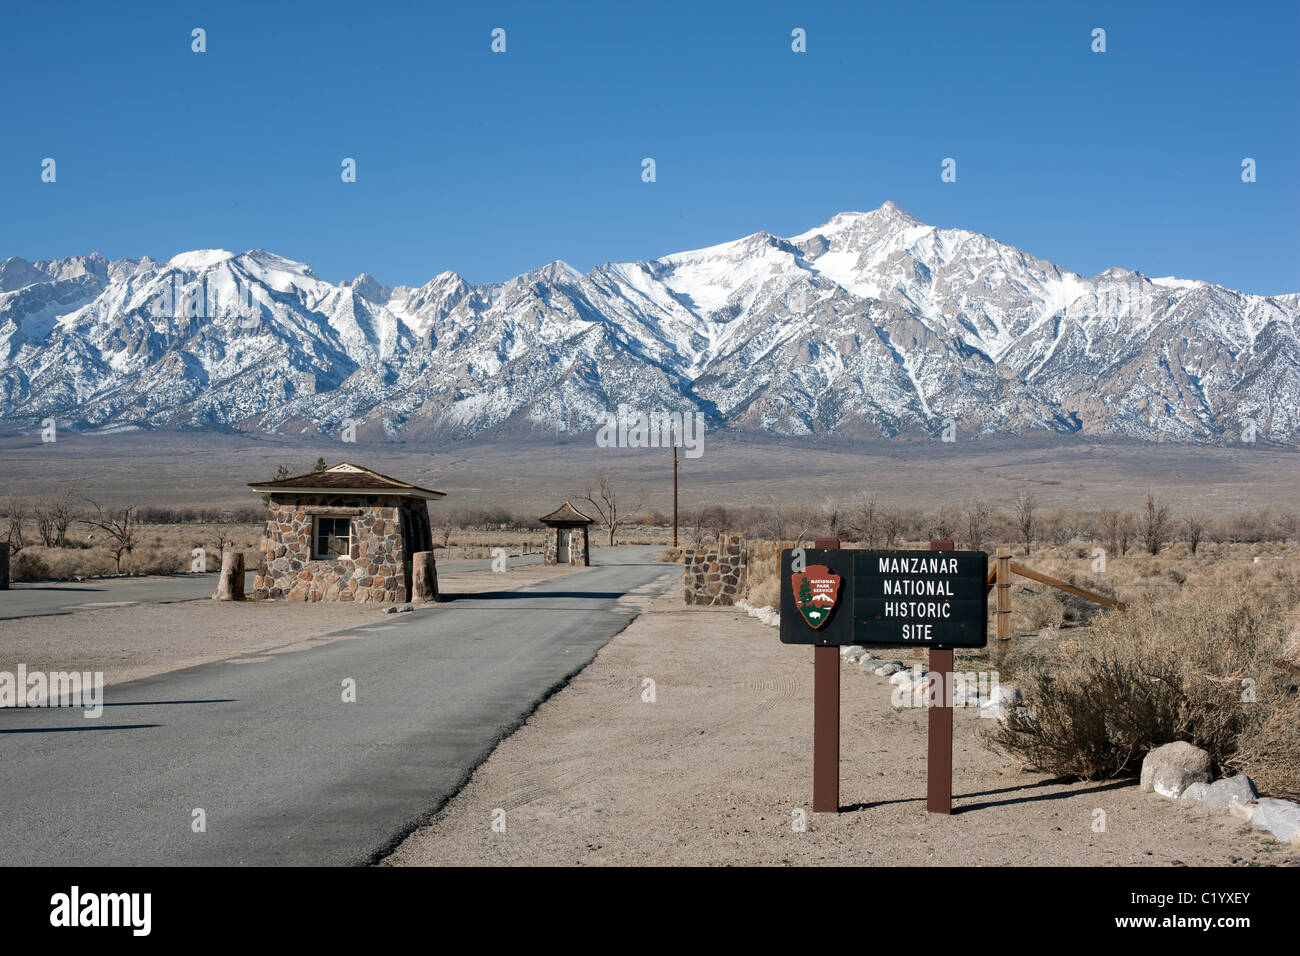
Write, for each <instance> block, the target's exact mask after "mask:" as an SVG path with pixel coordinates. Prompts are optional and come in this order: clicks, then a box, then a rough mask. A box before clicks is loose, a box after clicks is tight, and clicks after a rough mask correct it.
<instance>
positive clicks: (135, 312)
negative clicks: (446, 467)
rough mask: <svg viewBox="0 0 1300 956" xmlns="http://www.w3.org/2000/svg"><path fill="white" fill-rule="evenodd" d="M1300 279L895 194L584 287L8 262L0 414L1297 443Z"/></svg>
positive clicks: (577, 282)
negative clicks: (1107, 244)
mask: <svg viewBox="0 0 1300 956" xmlns="http://www.w3.org/2000/svg"><path fill="white" fill-rule="evenodd" d="M1298 319H1300V294H1288V295H1282V296H1259V295H1248V294H1245V293H1241V292H1234V291H1233V290H1231V289H1226V288H1223V287H1221V286H1216V285H1211V284H1209V283H1206V282H1196V281H1188V280H1180V279H1172V278H1166V279H1152V278H1148V277H1146V276H1144V275H1141V274H1140V273H1136V272H1128V271H1124V270H1122V269H1108V270H1106V271H1105V272H1103V273H1101V274H1100V275H1097V276H1095V277H1092V278H1088V277H1085V276H1080V275H1076V274H1074V273H1072V272H1069V271H1067V270H1065V269H1062V268H1060V267H1058V266H1055V265H1053V264H1052V263H1050V262H1047V261H1045V260H1042V259H1038V258H1035V257H1034V256H1032V255H1029V254H1028V253H1025V252H1021V251H1020V250H1019V249H1016V248H1014V247H1012V246H1008V245H1005V244H1003V243H1000V242H997V241H996V240H994V239H990V238H989V237H988V236H984V235H980V234H977V233H973V232H967V231H965V230H962V229H938V228H935V227H933V226H927V225H924V224H923V223H920V222H918V221H917V220H916V219H914V218H912V217H911V216H910V215H908V214H907V213H906V212H904V211H903V210H902V209H900V208H898V207H897V206H895V205H894V204H893V203H886V204H885V205H883V206H881V207H880V208H879V209H876V210H873V211H871V212H866V213H858V212H848V213H841V214H840V215H837V216H835V217H834V218H833V219H831V220H830V221H829V222H827V223H826V224H825V225H822V226H818V227H817V228H815V229H810V230H809V231H807V232H805V233H802V234H800V235H797V236H791V237H789V238H785V239H783V238H780V237H778V236H773V235H769V234H768V233H766V232H760V233H756V234H754V235H752V236H747V237H745V238H743V239H737V240H736V241H734V242H728V243H724V244H722V245H718V246H712V247H709V248H707V249H697V250H695V251H692V252H682V253H677V254H675V255H669V256H664V257H663V258H661V259H654V260H651V261H648V262H618V263H609V264H606V265H602V266H599V267H597V268H595V269H592V270H591V271H590V272H588V273H586V274H585V275H584V274H582V273H580V272H578V271H577V270H575V269H573V268H572V267H570V266H568V265H567V264H565V263H563V262H558V261H557V262H553V263H551V264H550V265H547V266H545V267H543V268H541V269H537V270H536V271H533V272H528V273H525V274H524V275H521V276H517V277H515V278H513V279H510V280H508V281H505V282H500V283H494V284H490V285H478V286H475V285H471V284H469V283H468V282H466V281H465V280H464V279H462V278H461V277H460V276H458V275H456V274H455V273H452V272H444V273H442V274H441V275H438V276H436V277H434V278H433V279H432V280H430V281H429V282H428V283H426V284H425V285H423V286H420V287H419V288H409V287H406V286H396V287H389V286H384V285H381V284H380V283H379V282H378V281H377V280H375V279H374V278H373V277H371V276H369V275H365V274H362V275H360V276H358V277H357V279H356V280H354V281H352V282H344V283H341V284H339V285H334V284H331V283H329V282H325V281H323V280H321V279H319V278H318V277H317V276H316V275H315V274H314V273H313V272H312V270H311V269H310V268H309V267H308V266H306V265H304V264H302V263H299V262H293V261H290V260H288V259H284V258H281V257H280V256H277V255H274V254H273V253H270V252H265V251H262V250H254V251H252V252H245V253H243V254H240V255H236V254H233V253H229V252H223V251H219V250H204V251H197V252H188V253H183V254H181V255H178V256H175V257H173V258H172V259H171V260H169V261H167V262H158V261H154V260H152V259H149V258H142V259H122V260H118V261H114V262H109V261H107V260H105V259H104V258H102V257H101V256H99V255H97V254H92V255H89V256H74V257H72V258H67V259H55V260H46V261H40V262H27V261H25V260H23V259H17V258H11V259H7V260H5V261H4V262H3V263H0V421H3V422H5V423H7V424H8V425H10V426H11V427H12V426H17V427H22V428H38V427H40V423H41V422H42V420H44V419H47V418H54V419H55V420H56V421H57V422H58V423H59V425H60V427H72V428H78V429H101V428H121V427H146V428H161V427H173V428H174V427H181V428H218V429H232V428H233V429H244V430H275V431H279V432H281V433H285V432H300V431H305V432H312V433H314V432H322V433H327V434H329V433H332V434H337V433H339V432H340V431H341V430H342V429H344V428H345V427H346V426H347V425H348V424H349V423H353V424H354V426H355V429H356V433H357V434H358V435H359V436H362V437H366V436H370V437H375V438H378V437H381V436H382V435H396V434H399V433H403V432H404V433H406V434H407V435H412V436H416V435H419V436H423V435H443V436H455V437H470V436H474V435H479V434H482V433H493V434H495V433H500V432H502V431H504V430H513V429H530V430H537V429H540V430H548V431H584V430H588V429H592V428H595V427H597V426H598V425H599V424H600V422H601V421H602V419H603V416H604V414H605V412H606V410H611V409H615V408H617V407H618V406H619V405H621V404H625V405H628V406H630V407H632V408H633V409H640V410H645V411H646V412H650V411H652V410H666V411H670V412H671V411H681V412H694V411H700V412H702V413H703V414H704V415H705V416H706V420H707V421H708V423H709V425H710V427H713V428H727V429H736V430H763V431H769V432H775V433H779V434H782V435H792V436H793V435H809V434H822V435H825V434H832V433H833V434H843V435H851V436H854V437H877V436H882V435H883V436H895V435H900V434H913V435H918V434H930V435H934V436H940V435H942V434H943V432H944V430H945V429H948V430H949V432H950V433H953V431H954V429H955V433H956V434H966V435H971V434H987V433H991V432H1000V433H1025V432H1029V431H1036V430H1044V429H1047V430H1055V431H1061V432H1084V433H1088V434H1099V435H1100V434H1109V435H1122V436H1130V437H1138V438H1142V439H1148V440H1155V439H1158V438H1169V439H1174V440H1183V441H1193V442H1227V441H1240V440H1242V435H1243V432H1249V431H1250V430H1252V429H1253V430H1254V431H1255V433H1256V434H1257V435H1258V437H1259V438H1260V439H1261V440H1271V441H1280V442H1288V443H1294V442H1296V441H1298V440H1300V343H1298V341H1297V332H1298V331H1300V329H1298V328H1297V321H1298Z"/></svg>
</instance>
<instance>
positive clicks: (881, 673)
mask: <svg viewBox="0 0 1300 956" xmlns="http://www.w3.org/2000/svg"><path fill="white" fill-rule="evenodd" d="M902 669H903V665H902V664H900V663H899V662H898V661H885V662H884V663H882V664H881V665H880V666H879V667H877V668H876V669H875V670H873V671H872V672H871V673H873V674H875V675H876V676H877V677H890V676H891V675H893V674H897V673H898V672H899V671H901V670H902Z"/></svg>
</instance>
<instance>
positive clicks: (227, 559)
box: [212, 551, 244, 601]
mask: <svg viewBox="0 0 1300 956" xmlns="http://www.w3.org/2000/svg"><path fill="white" fill-rule="evenodd" d="M212 597H213V598H214V599H216V600H218V601H242V600H243V599H244V552H242V551H224V552H222V554H221V578H220V579H219V580H218V581H217V593H216V594H214V595H212Z"/></svg>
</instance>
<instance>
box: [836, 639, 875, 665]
mask: <svg viewBox="0 0 1300 956" xmlns="http://www.w3.org/2000/svg"><path fill="white" fill-rule="evenodd" d="M866 656H868V655H867V649H866V648H865V647H863V646H862V645H861V644H850V645H848V646H847V647H841V648H840V657H842V658H844V659H845V660H846V661H849V662H850V663H853V662H855V661H860V660H862V658H863V657H866Z"/></svg>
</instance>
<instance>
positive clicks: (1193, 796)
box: [1178, 783, 1210, 805]
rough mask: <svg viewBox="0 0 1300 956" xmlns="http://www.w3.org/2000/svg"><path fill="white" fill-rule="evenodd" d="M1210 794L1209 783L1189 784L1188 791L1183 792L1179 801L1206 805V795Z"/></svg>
mask: <svg viewBox="0 0 1300 956" xmlns="http://www.w3.org/2000/svg"><path fill="white" fill-rule="evenodd" d="M1209 792H1210V785H1209V784H1208V783H1192V784H1188V786H1187V789H1186V790H1184V791H1183V793H1182V795H1181V796H1180V797H1179V798H1178V799H1179V801H1181V802H1182V803H1196V804H1201V805H1204V802H1205V795H1206V794H1207V793H1209Z"/></svg>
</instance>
